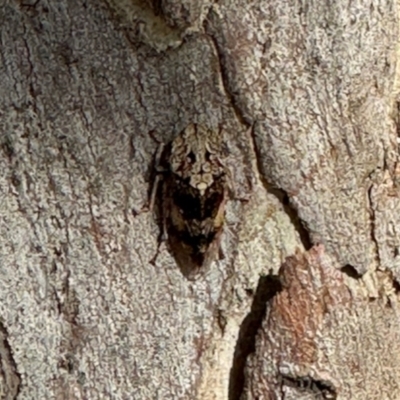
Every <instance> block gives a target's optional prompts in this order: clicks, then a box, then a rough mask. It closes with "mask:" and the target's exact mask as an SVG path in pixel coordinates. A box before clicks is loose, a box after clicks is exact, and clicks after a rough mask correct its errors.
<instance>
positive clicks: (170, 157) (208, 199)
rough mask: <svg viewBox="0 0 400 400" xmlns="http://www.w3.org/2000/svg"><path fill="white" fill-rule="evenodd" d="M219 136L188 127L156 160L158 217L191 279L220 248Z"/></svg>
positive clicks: (222, 174) (223, 181)
mask: <svg viewBox="0 0 400 400" xmlns="http://www.w3.org/2000/svg"><path fill="white" fill-rule="evenodd" d="M221 140H222V130H221V129H219V130H212V129H209V128H205V127H203V126H201V125H196V124H191V125H189V126H188V127H187V128H186V129H185V130H184V131H183V132H181V134H180V135H178V136H177V137H176V138H175V139H174V140H173V141H172V142H171V143H169V145H168V146H167V147H166V148H165V149H164V151H163V152H162V154H161V160H160V166H161V168H162V171H163V182H162V190H161V194H162V197H161V201H160V204H161V215H162V221H163V231H164V234H166V236H167V241H168V245H169V248H170V250H171V252H172V255H173V256H174V258H175V260H176V262H177V264H178V266H179V268H180V270H181V271H182V273H183V275H184V276H186V277H187V278H188V279H194V278H196V277H197V276H198V275H199V274H200V273H202V272H204V271H205V270H207V269H208V267H209V266H210V265H211V263H212V261H213V260H214V258H215V256H216V255H217V253H218V250H219V248H220V241H221V235H222V231H223V225H224V219H225V204H226V201H227V192H228V184H227V170H226V168H225V166H224V165H223V164H222V161H221V159H222V153H221Z"/></svg>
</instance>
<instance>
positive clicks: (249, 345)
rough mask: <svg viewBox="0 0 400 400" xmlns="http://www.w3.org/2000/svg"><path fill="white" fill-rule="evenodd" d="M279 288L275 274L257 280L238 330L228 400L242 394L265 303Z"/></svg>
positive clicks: (265, 307) (280, 287)
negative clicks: (246, 312) (245, 374)
mask: <svg viewBox="0 0 400 400" xmlns="http://www.w3.org/2000/svg"><path fill="white" fill-rule="evenodd" d="M281 290H282V285H281V284H280V282H279V280H278V278H277V277H276V276H274V277H273V276H263V277H261V278H260V280H259V281H258V286H257V289H256V292H255V294H254V300H253V304H252V306H251V310H250V313H249V314H248V315H247V317H246V318H245V319H244V320H243V322H242V325H241V327H240V330H239V337H238V341H237V344H236V348H235V354H234V356H233V364H232V368H231V372H230V377H229V400H239V399H240V396H241V395H242V392H243V388H244V381H245V376H244V370H245V367H246V360H247V357H248V356H249V355H250V354H251V353H254V351H255V342H256V335H257V332H258V330H259V328H260V327H261V324H262V321H263V318H264V316H265V311H266V309H267V303H268V302H269V301H270V300H271V299H272V298H273V297H274V296H275V295H276V294H277V293H278V292H280V291H281Z"/></svg>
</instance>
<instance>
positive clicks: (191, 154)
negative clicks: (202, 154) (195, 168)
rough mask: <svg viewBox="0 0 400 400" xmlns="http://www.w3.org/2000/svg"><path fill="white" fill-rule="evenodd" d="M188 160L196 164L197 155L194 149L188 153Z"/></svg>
mask: <svg viewBox="0 0 400 400" xmlns="http://www.w3.org/2000/svg"><path fill="white" fill-rule="evenodd" d="M187 158H188V161H189V162H190V163H192V164H194V163H195V162H196V156H195V155H194V153H193V151H191V152H190V153H189V154H188V155H187Z"/></svg>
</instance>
